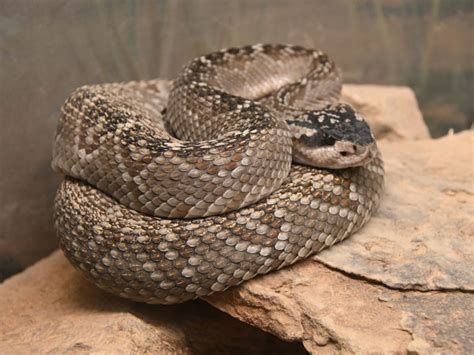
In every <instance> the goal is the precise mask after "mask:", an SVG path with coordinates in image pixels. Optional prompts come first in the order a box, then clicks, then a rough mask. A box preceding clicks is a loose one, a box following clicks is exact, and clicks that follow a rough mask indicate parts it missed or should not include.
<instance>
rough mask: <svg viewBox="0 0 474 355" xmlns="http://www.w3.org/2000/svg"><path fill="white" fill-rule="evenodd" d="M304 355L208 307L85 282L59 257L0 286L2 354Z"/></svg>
mask: <svg viewBox="0 0 474 355" xmlns="http://www.w3.org/2000/svg"><path fill="white" fill-rule="evenodd" d="M243 352H246V353H251V354H263V353H279V354H288V353H296V354H299V353H304V349H303V348H302V347H301V345H300V344H289V343H286V342H283V341H281V340H279V339H278V338H276V337H274V336H272V335H270V334H268V333H264V332H262V331H260V330H258V329H256V328H253V327H250V326H248V325H246V324H244V323H241V322H239V321H237V320H235V319H233V318H231V317H229V316H228V315H226V314H224V313H222V312H219V311H218V310H216V309H214V308H212V307H211V306H209V305H207V304H205V303H204V302H202V301H195V302H192V303H187V304H183V305H178V306H151V305H145V304H139V303H134V302H131V301H128V300H124V299H120V298H118V297H115V296H112V295H110V294H107V293H105V292H104V291H101V290H99V289H97V288H96V287H94V286H92V285H91V284H89V283H88V282H87V281H85V280H84V279H83V278H82V276H81V275H80V273H79V272H78V271H76V270H74V268H73V267H72V266H71V265H70V264H69V263H68V262H67V260H66V258H65V257H64V256H63V255H62V253H61V252H59V251H57V252H55V253H53V254H52V255H51V256H49V257H47V258H45V259H43V260H42V261H40V262H39V263H37V264H35V265H33V266H32V267H30V268H29V269H27V270H26V271H24V272H23V273H21V274H18V275H16V276H14V277H12V278H10V279H8V280H6V281H5V282H4V283H3V284H1V285H0V354H5V355H7V354H31V353H38V354H91V353H93V354H96V353H99V354H215V353H218V354H220V353H225V354H241V353H243Z"/></svg>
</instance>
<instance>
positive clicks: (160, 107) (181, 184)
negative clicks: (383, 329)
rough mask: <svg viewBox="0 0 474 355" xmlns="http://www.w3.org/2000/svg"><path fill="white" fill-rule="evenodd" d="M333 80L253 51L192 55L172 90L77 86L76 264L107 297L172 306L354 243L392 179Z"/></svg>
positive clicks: (62, 151) (155, 85)
mask: <svg viewBox="0 0 474 355" xmlns="http://www.w3.org/2000/svg"><path fill="white" fill-rule="evenodd" d="M338 74H339V73H338V70H337V69H336V67H335V65H334V63H333V62H332V61H330V60H329V59H328V57H327V56H326V55H324V54H323V53H321V52H317V51H313V50H308V49H304V48H301V47H297V46H286V45H255V46H247V47H242V48H231V49H228V50H222V51H220V52H215V53H212V54H210V55H207V56H203V57H200V58H197V59H195V60H193V61H192V62H191V63H190V64H188V65H187V66H186V67H185V68H184V70H183V71H182V73H181V74H180V76H179V77H178V78H177V79H176V80H175V81H174V82H173V85H172V88H171V89H169V87H168V86H167V84H166V82H164V81H158V80H155V81H147V82H131V83H125V84H105V85H97V86H87V87H82V88H80V89H78V90H76V91H75V92H74V93H73V94H72V95H71V97H70V98H69V99H68V100H67V101H66V103H65V104H64V106H63V108H62V113H61V116H60V120H59V124H58V129H57V133H56V139H55V145H54V154H53V168H54V169H55V170H57V171H59V172H61V173H63V174H64V175H66V177H65V179H64V180H63V182H62V184H61V186H60V187H59V189H58V192H57V196H56V200H55V214H54V218H55V227H56V230H57V233H58V235H59V237H60V240H61V247H62V249H63V250H64V252H65V254H66V256H67V257H68V259H69V260H70V261H71V263H72V264H73V265H75V266H76V267H77V268H79V269H80V270H82V271H83V272H84V274H85V275H86V277H87V278H88V279H89V280H91V281H92V282H93V283H95V284H96V285H97V286H99V287H101V288H103V289H105V290H107V291H110V292H112V293H114V294H117V295H120V296H122V297H126V298H131V299H134V300H137V301H143V302H148V303H163V304H171V303H179V302H184V301H186V300H189V299H193V298H196V297H201V296H205V295H208V294H210V293H212V292H215V291H222V290H225V289H226V288H228V287H230V286H233V285H237V284H239V283H241V282H243V281H245V280H248V279H251V278H253V277H254V276H256V275H258V274H264V273H267V272H269V271H272V270H275V269H279V268H281V267H284V266H287V265H290V264H293V263H294V262H296V261H298V260H301V259H304V258H307V257H308V256H310V255H312V254H314V253H317V252H319V251H320V250H322V249H324V248H326V247H328V246H331V245H333V244H335V243H337V242H339V241H341V240H343V239H345V238H346V237H348V236H349V235H351V234H352V233H354V232H355V231H356V230H358V229H359V228H360V227H361V226H362V225H363V224H364V223H365V222H366V221H367V220H368V219H369V218H370V216H371V214H372V213H373V211H374V210H375V209H376V207H377V205H378V203H379V200H380V196H381V193H382V187H383V174H384V173H383V164H382V160H381V158H380V154H379V153H378V151H377V149H376V145H375V143H374V142H373V137H372V136H371V133H370V130H369V129H368V126H367V125H366V124H365V122H364V121H363V119H362V118H361V117H360V115H359V114H357V113H356V112H355V111H354V110H353V109H352V108H350V107H349V106H347V105H343V104H337V102H336V101H337V99H338V97H339V93H340V89H341V84H340V80H339V75H338ZM292 159H293V160H294V161H297V162H300V163H303V164H311V165H320V166H321V167H324V168H329V169H320V168H315V167H309V166H305V165H298V164H294V165H291V161H292ZM314 162H316V163H314ZM330 168H343V169H330Z"/></svg>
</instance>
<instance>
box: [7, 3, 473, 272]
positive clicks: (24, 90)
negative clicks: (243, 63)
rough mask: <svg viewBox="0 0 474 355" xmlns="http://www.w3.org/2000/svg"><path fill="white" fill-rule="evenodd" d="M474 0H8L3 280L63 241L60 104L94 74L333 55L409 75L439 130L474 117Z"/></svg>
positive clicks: (347, 64)
mask: <svg viewBox="0 0 474 355" xmlns="http://www.w3.org/2000/svg"><path fill="white" fill-rule="evenodd" d="M473 4H474V1H472V0H464V1H463V0H456V1H455V0H379V1H376V0H359V1H356V0H333V1H317V0H308V1H305V0H227V1H226V0H194V1H186V0H179V1H177V0H156V1H151V0H148V1H138V0H137V1H134V0H128V1H113V0H103V1H85V0H83V1H66V0H42V1H32V0H0V64H1V65H0V120H1V121H0V123H1V126H0V127H1V128H0V143H1V145H0V147H1V148H0V172H1V175H0V201H1V204H0V280H1V279H2V278H5V277H7V276H8V275H11V274H13V273H15V272H17V271H20V270H21V269H23V268H24V267H26V266H28V265H29V264H31V263H33V262H34V261H36V260H37V259H39V258H41V257H42V256H45V255H47V254H48V253H50V252H51V251H52V250H54V249H55V248H56V247H57V240H56V238H55V236H54V232H53V229H52V220H51V214H52V201H53V197H54V192H55V189H56V186H57V184H58V181H59V177H58V176H55V175H54V173H53V172H52V171H51V169H50V159H51V142H52V139H53V133H54V127H55V124H56V118H57V115H58V110H59V108H60V106H61V104H62V102H63V101H64V99H65V98H66V97H67V95H68V94H69V93H70V92H71V91H72V90H73V89H74V88H76V87H78V86H80V85H82V84H86V83H99V82H109V81H125V80H132V79H147V78H154V77H165V78H172V77H174V76H175V75H176V73H177V71H178V70H179V68H180V67H181V66H182V65H183V64H185V63H186V62H187V61H188V60H190V59H191V58H193V57H195V56H197V55H201V54H204V53H207V52H210V51H213V50H216V49H220V48H222V47H230V46H238V45H242V44H249V43H257V42H281V43H294V44H301V45H305V46H308V47H315V48H319V49H322V50H324V51H326V52H327V53H329V54H330V55H331V56H332V57H333V58H334V59H335V60H336V62H337V63H338V64H339V66H340V67H341V68H342V69H343V71H344V74H345V82H349V83H376V84H389V85H408V86H410V87H411V88H413V89H414V90H415V93H416V95H417V97H418V99H419V102H420V107H421V109H422V112H423V114H424V117H425V119H426V121H427V123H428V126H429V128H430V131H431V134H432V136H433V137H439V136H441V135H444V134H446V133H447V132H448V130H449V129H450V128H453V129H454V130H455V131H459V130H462V129H466V128H469V127H470V126H471V125H472V120H473V117H474V105H473V103H472V100H473V98H474V97H473V93H474V87H473V85H474V84H473V79H474V77H473V73H474V50H473V23H474V21H473V20H474V16H473Z"/></svg>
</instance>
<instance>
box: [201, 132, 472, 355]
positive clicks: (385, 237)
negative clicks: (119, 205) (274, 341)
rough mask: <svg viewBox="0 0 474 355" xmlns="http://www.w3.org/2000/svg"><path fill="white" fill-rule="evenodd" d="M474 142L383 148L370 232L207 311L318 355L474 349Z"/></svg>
mask: <svg viewBox="0 0 474 355" xmlns="http://www.w3.org/2000/svg"><path fill="white" fill-rule="evenodd" d="M473 141H474V132H473V131H466V132H463V133H460V134H457V135H454V136H447V137H444V138H442V139H439V140H420V141H400V142H396V143H395V142H382V143H381V150H382V153H383V154H384V157H385V163H386V172H387V176H386V193H385V196H384V198H383V200H382V204H381V207H380V209H379V211H378V212H377V213H376V215H375V216H374V217H373V219H372V220H371V221H370V222H369V224H368V225H367V226H366V227H364V228H363V229H362V230H361V231H360V232H359V233H357V234H356V235H355V236H353V237H351V238H349V239H348V240H347V241H344V242H343V243H342V244H340V245H338V246H335V247H334V248H332V249H329V250H327V251H324V252H322V253H321V254H319V255H317V256H315V257H314V258H313V259H312V260H308V261H305V262H302V263H300V264H298V265H295V266H294V267H291V268H288V269H285V270H281V271H279V272H277V273H273V274H270V275H268V276H265V277H260V278H258V279H254V280H251V281H250V282H248V283H245V284H243V285H242V286H240V287H238V288H235V289H231V290H229V291H228V292H225V293H222V294H215V295H213V296H211V297H209V298H207V301H208V302H209V303H211V304H212V305H214V306H216V307H217V308H219V309H221V310H223V311H225V312H227V313H229V314H231V315H232V316H234V317H236V318H238V319H240V320H242V321H245V322H247V323H249V324H252V325H255V326H257V327H259V328H261V329H264V330H266V331H269V332H272V333H273V334H275V335H277V336H279V337H281V338H282V339H286V340H289V341H302V342H303V344H304V346H305V347H306V349H307V350H308V351H310V352H312V353H318V354H319V353H324V352H333V351H342V352H345V353H368V352H375V353H393V352H402V353H405V352H412V353H469V352H470V351H472V349H474V333H473V332H472V329H473V328H474V271H473V270H474V248H473V244H472V238H473V236H474V221H473V219H472V216H473V215H474V210H473V206H474V197H473V196H474V189H473V183H472V181H473V171H472V152H473V150H472V149H473Z"/></svg>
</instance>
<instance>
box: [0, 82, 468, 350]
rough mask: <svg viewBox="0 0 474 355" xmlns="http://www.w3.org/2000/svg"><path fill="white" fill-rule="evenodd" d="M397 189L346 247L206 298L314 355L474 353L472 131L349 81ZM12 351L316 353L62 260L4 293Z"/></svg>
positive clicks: (399, 91)
mask: <svg viewBox="0 0 474 355" xmlns="http://www.w3.org/2000/svg"><path fill="white" fill-rule="evenodd" d="M343 97H344V100H345V101H348V102H350V103H352V104H353V105H354V106H356V107H357V108H358V109H359V110H360V111H362V113H363V114H364V115H365V116H366V117H367V119H368V121H369V122H370V124H371V126H372V128H373V130H374V132H375V134H376V135H377V137H378V139H379V141H380V147H381V150H382V152H383V154H384V157H385V162H386V171H387V177H386V193H385V196H384V198H383V201H382V205H381V208H380V210H379V211H378V212H377V214H376V215H375V216H374V217H373V219H372V220H371V221H370V223H369V224H368V225H367V226H366V227H365V228H363V229H362V230H361V231H360V232H359V233H357V234H356V235H355V236H353V237H352V238H350V239H349V240H347V241H345V242H344V243H342V244H340V245H338V246H336V247H334V248H331V249H330V250H328V251H325V252H323V253H321V254H320V255H317V256H315V257H313V258H312V259H311V260H308V261H305V262H302V263H299V264H297V265H295V266H293V267H291V268H287V269H283V270H280V271H279V272H275V273H272V274H269V275H267V276H264V277H259V278H257V279H254V280H251V281H249V282H247V283H245V284H244V285H242V286H240V287H238V288H233V289H230V290H228V291H226V292H224V293H220V294H215V295H213V296H211V297H208V298H207V299H206V301H207V302H208V303H210V304H212V305H213V306H215V307H217V308H218V309H220V310H222V311H224V312H227V313H229V314H230V315H232V316H233V317H235V318H237V319H239V320H242V321H243V322H246V323H249V324H251V325H254V326H256V327H259V328H261V329H263V330H265V331H268V332H270V333H273V334H274V335H276V336H277V337H279V338H281V339H284V340H286V341H291V342H299V343H303V345H304V347H305V348H306V350H307V351H309V352H312V353H318V354H319V353H334V352H342V353H368V352H371V353H393V352H403V353H406V352H409V353H441V352H444V353H468V352H469V350H471V349H473V348H474V337H473V335H472V328H473V327H474V321H473V319H474V312H473V309H474V295H473V293H474V276H473V271H472V270H473V269H474V261H473V255H474V251H473V246H472V237H473V235H474V223H473V221H472V217H471V216H472V215H473V214H474V213H473V212H474V211H473V206H474V204H473V202H474V201H473V195H474V188H473V184H472V180H473V171H472V152H473V140H474V134H473V132H472V131H470V132H464V133H461V134H458V135H454V136H448V137H445V138H442V139H440V140H431V139H429V133H428V130H427V128H426V125H425V124H424V122H423V119H422V117H421V114H420V112H419V110H418V106H417V103H416V100H415V97H414V95H413V93H412V92H411V90H409V89H407V88H397V87H376V86H370V85H357V86H356V85H347V86H345V87H344V95H343ZM0 314H2V317H1V318H0V353H2V354H3V353H30V352H39V353H47V352H51V353H81V352H83V353H94V352H99V353H117V352H119V353H137V352H138V353H170V352H172V353H176V352H178V353H185V354H187V353H243V352H248V353H291V354H294V353H303V352H304V348H303V347H302V346H301V344H298V343H296V344H295V343H286V342H284V341H280V340H278V339H277V338H276V337H274V336H272V335H270V334H268V333H265V332H262V331H261V330H258V329H256V328H253V327H250V326H248V325H246V324H244V323H241V322H239V321H237V320H235V319H233V318H231V317H229V316H227V315H225V314H224V313H222V312H219V311H218V310H216V309H214V308H212V307H211V306H209V305H208V304H206V303H204V302H202V301H195V302H189V303H186V304H182V305H177V306H150V305H141V304H137V303H133V302H130V301H127V300H122V299H119V298H117V297H114V296H111V295H108V294H106V293H104V292H103V291H101V290H99V289H96V288H95V287H94V286H92V285H90V284H88V283H87V282H86V281H85V280H83V278H82V277H81V275H80V273H79V272H78V271H75V270H74V269H73V268H72V267H71V266H70V265H69V264H68V263H67V261H66V260H65V258H64V257H63V256H62V254H61V253H60V252H56V253H54V254H53V255H52V256H50V257H48V258H46V259H44V260H43V261H41V262H39V263H37V264H36V265H34V266H32V267H31V268H29V269H28V270H26V271H25V272H23V273H21V274H18V275H17V276H14V277H12V278H10V279H8V280H6V281H5V282H4V283H3V284H1V285H0Z"/></svg>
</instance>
